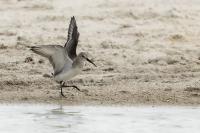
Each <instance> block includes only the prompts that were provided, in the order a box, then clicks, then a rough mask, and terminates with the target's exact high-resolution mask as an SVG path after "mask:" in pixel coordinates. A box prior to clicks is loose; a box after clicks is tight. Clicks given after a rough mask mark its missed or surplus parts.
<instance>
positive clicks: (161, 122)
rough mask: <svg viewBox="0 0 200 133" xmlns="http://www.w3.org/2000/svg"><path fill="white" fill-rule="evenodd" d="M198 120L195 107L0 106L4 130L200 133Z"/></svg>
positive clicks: (199, 112) (14, 132)
mask: <svg viewBox="0 0 200 133" xmlns="http://www.w3.org/2000/svg"><path fill="white" fill-rule="evenodd" d="M198 123H200V108H192V107H157V108H152V107H84V106H62V105H59V106H56V105H55V106H52V105H49V106H47V105H1V106H0V132H2V133H4V132H5V133H22V132H29V133H82V132H84V133H94V132H95V133H122V132H126V133H129V132H130V133H133V132H140V133H156V132H158V133H159V132H160V131H162V132H164V133H165V132H166V133H168V132H172V131H173V132H181V133H184V132H185V133H186V132H193V133H198V132H199V130H200V126H199V124H198Z"/></svg>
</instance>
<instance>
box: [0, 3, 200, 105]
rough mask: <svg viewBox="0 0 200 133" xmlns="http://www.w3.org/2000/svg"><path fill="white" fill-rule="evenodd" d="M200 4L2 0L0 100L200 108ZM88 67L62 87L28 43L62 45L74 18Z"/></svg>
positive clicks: (7, 101) (0, 4)
mask: <svg viewBox="0 0 200 133" xmlns="http://www.w3.org/2000/svg"><path fill="white" fill-rule="evenodd" d="M199 7H200V1H198V0H191V1H188V0H168V1H165V0H151V1H149V0H140V1H137V0H132V1H130V0H119V1H115V0H101V1H98V0H84V1H83V0H74V1H69V0H67V1H65V0H43V1H39V0H34V1H29V0H7V1H6V0H2V1H0V15H1V18H0V77H1V80H0V102H1V103H13V102H19V103H22V102H23V103H24V102H33V103H38V102H40V103H60V102H62V103H63V104H69V105H74V104H88V105H91V104H95V105H96V104H98V105H99V104H103V105H107V104H108V105H110V104H119V105H127V104H128V105H129V104H130V105H133V104H149V105H172V104H175V105H192V104H195V105H199V104H200V65H199V64H200V50H199V49H200V44H199V42H200V8H199ZM73 15H74V16H75V17H76V19H77V24H78V27H79V32H80V39H79V44H78V49H77V50H78V52H80V51H88V52H89V53H90V54H91V55H92V56H93V58H94V60H95V63H96V64H97V65H98V67H97V68H94V67H93V66H91V65H90V64H88V65H87V66H86V67H85V69H84V71H83V72H82V74H81V75H79V76H77V77H75V78H73V79H72V80H70V81H68V82H67V83H68V84H74V85H77V86H78V87H79V88H80V89H81V90H83V92H78V91H76V90H74V89H69V88H67V89H65V90H64V91H65V95H66V96H67V98H61V97H60V93H59V92H60V91H59V85H58V84H57V83H55V82H54V81H53V79H52V78H51V77H49V76H48V75H50V74H51V73H52V72H53V70H52V67H51V65H50V63H49V62H48V60H46V59H45V58H42V57H41V56H39V55H36V54H34V53H32V52H31V51H30V50H29V48H28V47H29V46H35V45H41V44H43V45H48V44H58V45H64V43H65V42H66V39H67V29H68V25H69V20H70V17H71V16H73Z"/></svg>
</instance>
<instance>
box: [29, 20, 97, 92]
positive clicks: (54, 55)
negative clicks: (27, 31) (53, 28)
mask: <svg viewBox="0 0 200 133" xmlns="http://www.w3.org/2000/svg"><path fill="white" fill-rule="evenodd" d="M78 38H79V32H78V27H77V25H76V20H75V18H74V17H72V18H71V21H70V24H69V29H68V39H67V42H66V43H65V45H64V47H63V46H60V45H38V46H33V47H31V50H32V51H33V52H35V53H36V54H39V55H41V56H43V57H46V58H48V59H49V61H50V63H51V64H52V66H53V70H54V74H53V76H54V79H55V81H56V82H58V83H60V84H61V95H62V96H64V95H63V93H62V87H74V88H76V89H78V87H76V86H65V85H64V84H65V81H66V80H69V79H71V78H72V77H74V76H76V75H77V74H79V73H80V72H81V69H82V68H83V66H84V65H83V64H84V62H85V61H89V62H90V63H92V64H93V65H95V64H94V63H93V62H92V61H91V60H89V59H88V54H87V53H85V52H81V53H80V54H79V55H78V56H77V54H76V48H77V44H78ZM95 66H96V65H95Z"/></svg>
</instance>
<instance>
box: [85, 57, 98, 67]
mask: <svg viewBox="0 0 200 133" xmlns="http://www.w3.org/2000/svg"><path fill="white" fill-rule="evenodd" d="M86 60H87V61H88V62H90V63H91V64H93V65H94V66H95V67H97V66H96V65H95V64H94V62H92V61H91V60H90V59H88V58H86Z"/></svg>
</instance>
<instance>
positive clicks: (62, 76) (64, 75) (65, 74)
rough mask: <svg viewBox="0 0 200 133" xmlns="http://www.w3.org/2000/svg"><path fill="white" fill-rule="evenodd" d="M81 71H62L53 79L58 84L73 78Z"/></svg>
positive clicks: (73, 69)
mask: <svg viewBox="0 0 200 133" xmlns="http://www.w3.org/2000/svg"><path fill="white" fill-rule="evenodd" d="M80 72H81V71H80V70H79V69H75V68H72V69H70V70H66V71H65V70H64V71H62V72H61V73H59V74H58V75H56V76H55V77H54V79H55V80H56V81H57V82H60V81H67V80H69V79H71V78H73V77H75V76H76V75H77V74H79V73H80Z"/></svg>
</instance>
